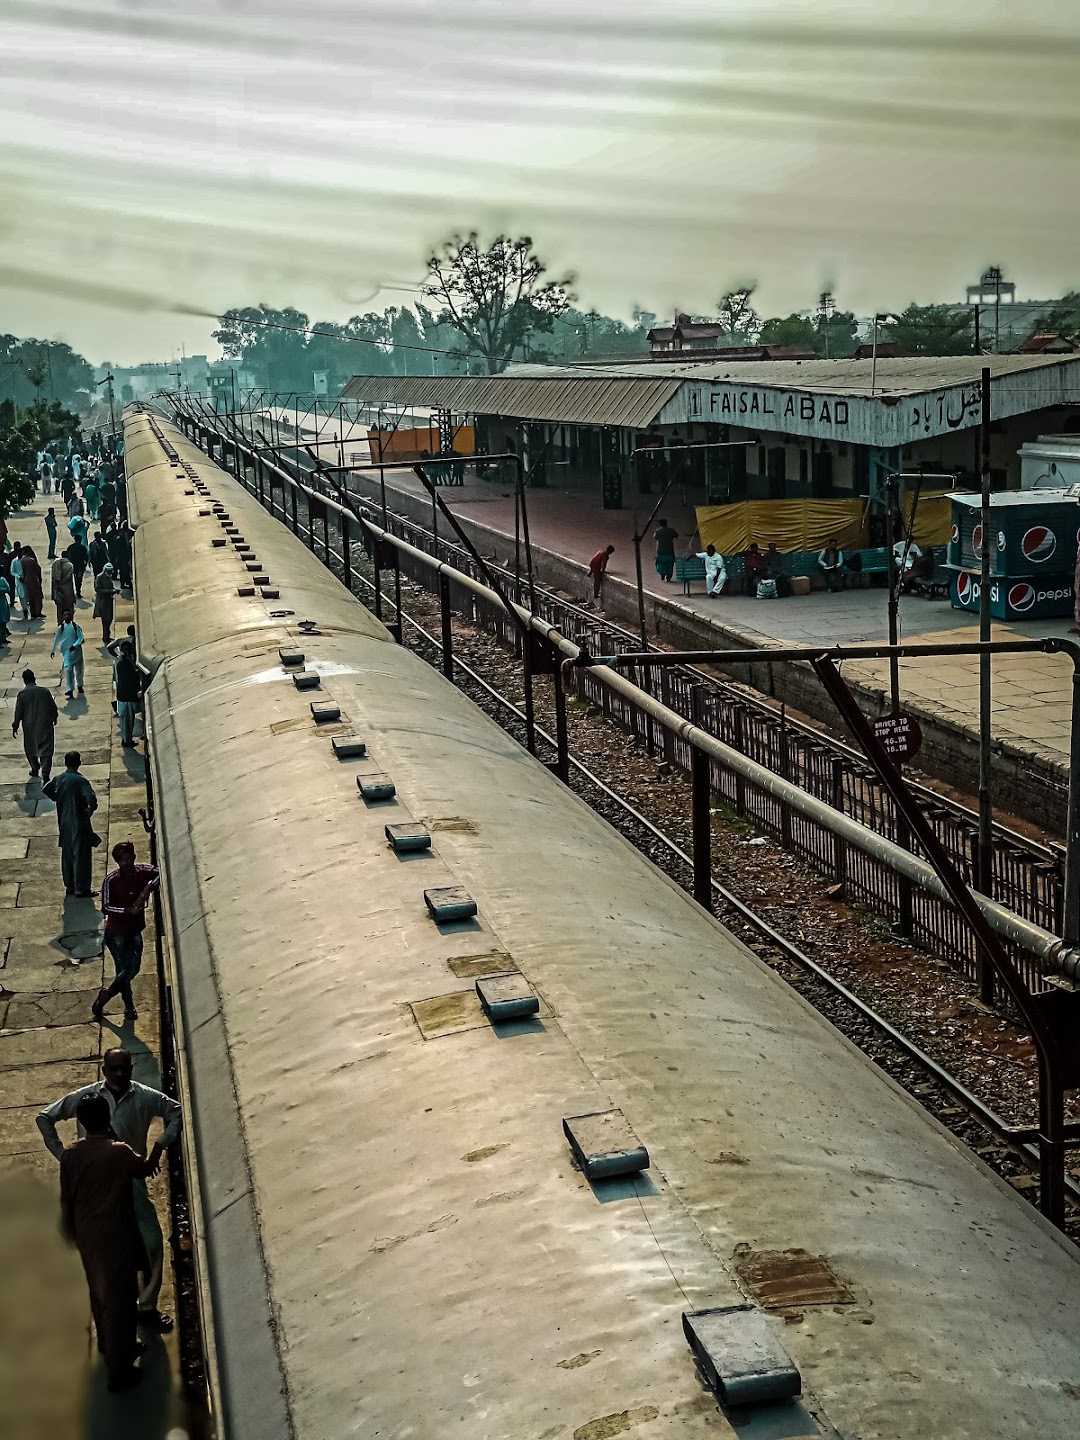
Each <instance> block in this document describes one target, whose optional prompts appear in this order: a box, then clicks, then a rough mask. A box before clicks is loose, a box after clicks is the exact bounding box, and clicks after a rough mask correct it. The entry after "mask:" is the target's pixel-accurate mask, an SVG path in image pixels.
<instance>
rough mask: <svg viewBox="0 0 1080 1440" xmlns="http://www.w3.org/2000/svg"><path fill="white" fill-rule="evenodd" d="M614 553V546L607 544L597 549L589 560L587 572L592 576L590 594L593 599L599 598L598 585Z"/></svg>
mask: <svg viewBox="0 0 1080 1440" xmlns="http://www.w3.org/2000/svg"><path fill="white" fill-rule="evenodd" d="M614 554H615V546H614V545H609V546H608V547H607V549H606V550H597V552H596V554H595V555H594V556H593V557H592V559H591V560H590V561H589V574H590V575H591V576H592V594H593V599H594V600H599V599H600V585H601V582H602V581H603V578H604V571H605V570H606V569H607V567H608V561H609V560H610V559H611V557H612V555H614Z"/></svg>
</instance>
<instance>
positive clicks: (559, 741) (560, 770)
mask: <svg viewBox="0 0 1080 1440" xmlns="http://www.w3.org/2000/svg"><path fill="white" fill-rule="evenodd" d="M554 661H555V663H554V667H553V670H552V677H551V678H552V682H553V684H554V687H555V751H556V756H557V758H556V761H555V774H556V775H558V777H559V779H560V780H561V781H562V782H563V784H564V785H568V784H569V783H570V741H569V737H568V735H567V731H566V690H565V688H564V685H563V672H562V665H561V664H560V663H559V657H558V656H557V655H556V656H555V657H554Z"/></svg>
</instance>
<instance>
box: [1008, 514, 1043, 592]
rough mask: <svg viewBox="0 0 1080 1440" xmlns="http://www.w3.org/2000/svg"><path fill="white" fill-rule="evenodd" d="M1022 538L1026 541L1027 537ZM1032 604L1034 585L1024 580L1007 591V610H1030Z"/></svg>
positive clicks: (1029, 532)
mask: <svg viewBox="0 0 1080 1440" xmlns="http://www.w3.org/2000/svg"><path fill="white" fill-rule="evenodd" d="M1038 528H1039V529H1041V528H1042V527H1041V526H1040V527H1038ZM1030 534H1031V531H1030V530H1029V531H1028V535H1030ZM1024 538H1025V539H1026V538H1027V536H1025V537H1024ZM1034 604H1035V586H1034V585H1029V584H1028V583H1027V581H1026V580H1023V581H1021V582H1020V584H1019V585H1013V586H1012V587H1011V588H1010V590H1009V609H1010V610H1018V611H1024V610H1030V609H1031V607H1032V605H1034Z"/></svg>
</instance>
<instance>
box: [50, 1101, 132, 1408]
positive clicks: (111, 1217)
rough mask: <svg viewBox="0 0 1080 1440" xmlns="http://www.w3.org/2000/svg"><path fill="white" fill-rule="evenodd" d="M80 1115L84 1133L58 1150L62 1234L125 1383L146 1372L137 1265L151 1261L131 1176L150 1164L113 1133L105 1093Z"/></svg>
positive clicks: (111, 1366) (104, 1348)
mask: <svg viewBox="0 0 1080 1440" xmlns="http://www.w3.org/2000/svg"><path fill="white" fill-rule="evenodd" d="M76 1118H77V1119H78V1122H79V1126H80V1128H81V1129H82V1130H83V1132H84V1134H83V1138H82V1139H81V1140H76V1141H75V1143H74V1145H69V1146H68V1147H67V1148H66V1149H65V1151H64V1153H63V1154H62V1155H61V1157H60V1210H61V1215H62V1217H63V1225H64V1233H65V1235H66V1236H67V1237H68V1239H69V1240H71V1241H72V1242H73V1243H74V1244H75V1245H76V1246H77V1247H78V1251H79V1255H80V1257H81V1259H82V1263H83V1269H84V1270H85V1271H86V1283H87V1285H88V1287H89V1290H90V1309H91V1311H92V1312H93V1316H94V1328H95V1329H96V1330H97V1337H98V1347H99V1349H100V1350H101V1353H102V1354H103V1355H104V1357H105V1368H106V1371H107V1372H108V1384H109V1389H110V1390H126V1389H127V1388H128V1387H129V1386H130V1385H135V1384H137V1383H138V1381H139V1380H140V1379H141V1378H142V1372H141V1371H140V1370H138V1369H137V1368H136V1365H135V1360H136V1357H137V1355H138V1337H137V1335H136V1328H137V1321H138V1314H137V1311H138V1303H139V1269H140V1267H141V1266H145V1264H146V1260H145V1255H144V1251H143V1243H142V1239H141V1238H140V1235H139V1223H138V1220H137V1219H136V1215H135V1200H134V1195H133V1192H132V1188H131V1182H132V1181H133V1180H136V1179H140V1178H142V1177H143V1176H145V1175H146V1174H148V1172H149V1168H150V1165H149V1161H147V1160H144V1159H142V1158H140V1156H138V1155H136V1154H135V1151H134V1150H132V1149H131V1147H130V1146H129V1145H125V1144H124V1143H123V1141H121V1140H117V1139H115V1138H114V1136H113V1133H112V1128H111V1126H110V1123H109V1121H110V1115H109V1102H108V1101H107V1100H106V1099H105V1098H104V1096H101V1095H87V1096H84V1097H83V1099H82V1100H80V1101H79V1106H78V1110H77V1112H76Z"/></svg>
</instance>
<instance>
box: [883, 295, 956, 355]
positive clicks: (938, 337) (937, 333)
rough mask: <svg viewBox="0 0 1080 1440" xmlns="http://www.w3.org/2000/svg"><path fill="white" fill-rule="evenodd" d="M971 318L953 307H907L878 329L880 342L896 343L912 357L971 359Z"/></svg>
mask: <svg viewBox="0 0 1080 1440" xmlns="http://www.w3.org/2000/svg"><path fill="white" fill-rule="evenodd" d="M973 322H974V315H973V313H972V311H971V310H957V309H956V308H955V307H953V306H952V305H909V306H908V307H907V309H906V310H905V311H904V312H903V314H902V315H898V316H897V318H896V319H895V320H892V321H888V322H887V323H886V324H884V325H881V326H879V328H878V340H879V341H885V340H890V341H896V342H897V343H898V344H900V345H902V346H903V347H904V349H905V350H907V351H908V352H909V354H912V355H970V354H971V352H972V350H973V349H974V337H973V330H972V326H973Z"/></svg>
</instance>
